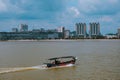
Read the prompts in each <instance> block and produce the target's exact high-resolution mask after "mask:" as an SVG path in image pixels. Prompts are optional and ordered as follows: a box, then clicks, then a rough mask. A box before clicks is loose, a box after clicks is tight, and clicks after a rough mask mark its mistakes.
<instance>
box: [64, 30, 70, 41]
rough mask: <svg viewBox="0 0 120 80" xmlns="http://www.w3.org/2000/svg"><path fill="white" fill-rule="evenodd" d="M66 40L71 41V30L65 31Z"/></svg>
mask: <svg viewBox="0 0 120 80" xmlns="http://www.w3.org/2000/svg"><path fill="white" fill-rule="evenodd" d="M64 34H65V39H69V38H70V30H65V33H64Z"/></svg>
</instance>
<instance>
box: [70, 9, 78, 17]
mask: <svg viewBox="0 0 120 80" xmlns="http://www.w3.org/2000/svg"><path fill="white" fill-rule="evenodd" d="M70 13H73V15H74V16H75V17H78V16H79V15H80V12H79V10H78V9H77V8H76V7H71V8H70Z"/></svg>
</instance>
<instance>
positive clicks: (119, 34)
mask: <svg viewBox="0 0 120 80" xmlns="http://www.w3.org/2000/svg"><path fill="white" fill-rule="evenodd" d="M118 38H119V39H120V28H119V29H118Z"/></svg>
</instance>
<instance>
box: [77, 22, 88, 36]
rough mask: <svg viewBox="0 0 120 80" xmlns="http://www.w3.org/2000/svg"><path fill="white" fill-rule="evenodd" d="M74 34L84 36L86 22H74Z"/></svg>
mask: <svg viewBox="0 0 120 80" xmlns="http://www.w3.org/2000/svg"><path fill="white" fill-rule="evenodd" d="M76 35H77V37H79V38H86V35H87V32H86V24H85V23H76Z"/></svg>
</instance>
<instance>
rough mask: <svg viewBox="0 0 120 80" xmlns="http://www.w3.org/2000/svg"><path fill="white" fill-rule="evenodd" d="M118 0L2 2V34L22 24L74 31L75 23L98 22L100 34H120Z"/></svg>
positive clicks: (0, 15) (6, 0)
mask: <svg viewBox="0 0 120 80" xmlns="http://www.w3.org/2000/svg"><path fill="white" fill-rule="evenodd" d="M119 3H120V1H119V0H104V1H99V0H92V1H91V0H76V1H75V0H60V1H58V0H52V1H49V0H39V1H38V2H36V1H34V0H19V1H13V0H0V31H11V28H13V27H16V28H17V27H18V26H19V24H22V23H23V24H28V25H29V29H34V28H35V29H36V28H37V29H40V28H45V29H54V28H56V27H59V26H65V27H66V28H67V29H70V30H71V31H72V30H73V31H74V30H75V23H79V22H82V23H86V24H87V25H86V26H89V23H90V22H99V23H100V25H101V33H102V34H106V33H117V29H118V28H120V23H119V22H120V8H119V7H120V5H119Z"/></svg>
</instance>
